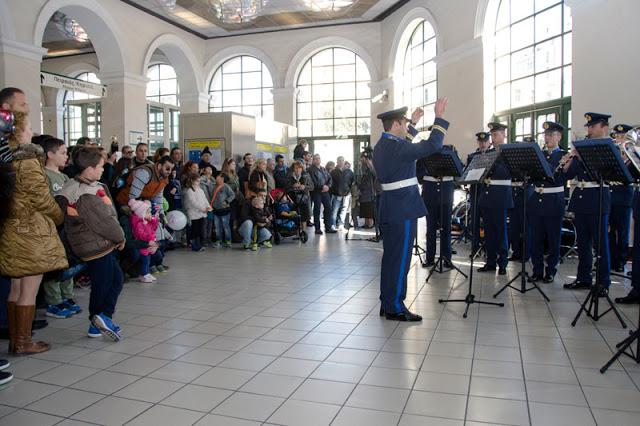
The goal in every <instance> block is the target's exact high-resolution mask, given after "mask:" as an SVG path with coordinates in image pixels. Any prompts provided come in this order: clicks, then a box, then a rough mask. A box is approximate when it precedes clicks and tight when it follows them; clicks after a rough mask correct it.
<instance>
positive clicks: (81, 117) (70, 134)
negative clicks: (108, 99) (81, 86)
mask: <svg viewBox="0 0 640 426" xmlns="http://www.w3.org/2000/svg"><path fill="white" fill-rule="evenodd" d="M75 78H76V79H78V80H82V81H88V82H90V83H96V84H100V79H99V78H98V76H97V75H96V74H95V73H92V72H83V73H80V74H78V75H77V76H76V77H75ZM96 99H100V98H98V97H97V96H94V95H90V94H88V93H82V92H73V91H68V90H67V91H65V93H64V97H63V98H62V105H63V106H64V119H63V126H64V138H65V141H66V142H67V144H68V145H71V144H72V143H73V142H75V141H77V140H78V139H79V138H81V137H82V136H88V137H89V138H91V140H93V141H94V142H97V143H101V142H102V102H100V101H99V100H96Z"/></svg>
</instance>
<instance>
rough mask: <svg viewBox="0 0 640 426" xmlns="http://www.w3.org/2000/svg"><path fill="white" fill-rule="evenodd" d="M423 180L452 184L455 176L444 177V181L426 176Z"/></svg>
mask: <svg viewBox="0 0 640 426" xmlns="http://www.w3.org/2000/svg"><path fill="white" fill-rule="evenodd" d="M422 180H426V181H429V182H450V181H452V180H453V176H444V177H443V178H442V179H438V178H434V177H433V176H425V177H423V178H422Z"/></svg>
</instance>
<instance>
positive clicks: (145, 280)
mask: <svg viewBox="0 0 640 426" xmlns="http://www.w3.org/2000/svg"><path fill="white" fill-rule="evenodd" d="M155 280H156V277H154V276H153V275H151V274H147V275H143V276H142V277H141V278H140V282H143V283H152V282H154V281H155Z"/></svg>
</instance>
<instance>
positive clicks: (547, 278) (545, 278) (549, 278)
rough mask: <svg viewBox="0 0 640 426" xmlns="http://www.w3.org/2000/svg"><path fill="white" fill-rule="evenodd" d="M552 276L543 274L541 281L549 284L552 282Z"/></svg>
mask: <svg viewBox="0 0 640 426" xmlns="http://www.w3.org/2000/svg"><path fill="white" fill-rule="evenodd" d="M553 278H554V276H553V275H551V274H547V275H545V276H544V279H543V282H545V283H547V284H550V283H552V282H553Z"/></svg>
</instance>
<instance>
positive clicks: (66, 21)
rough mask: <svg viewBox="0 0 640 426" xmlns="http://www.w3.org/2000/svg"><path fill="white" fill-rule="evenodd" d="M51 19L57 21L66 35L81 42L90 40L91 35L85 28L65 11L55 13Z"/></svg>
mask: <svg viewBox="0 0 640 426" xmlns="http://www.w3.org/2000/svg"><path fill="white" fill-rule="evenodd" d="M51 20H52V21H53V22H55V23H56V25H57V26H58V28H59V29H60V31H62V33H63V34H65V35H66V36H68V37H70V38H73V39H75V40H76V41H78V42H80V43H86V42H87V41H89V36H88V35H87V32H86V31H85V30H84V28H82V27H81V26H80V24H78V23H77V22H76V21H74V20H73V19H71V18H69V17H68V16H67V15H65V14H64V13H60V12H56V13H54V14H53V16H52V17H51Z"/></svg>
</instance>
